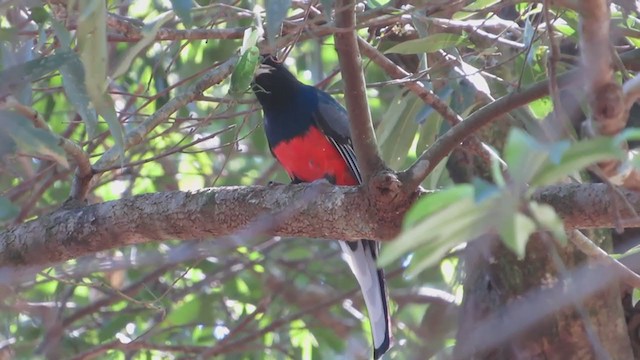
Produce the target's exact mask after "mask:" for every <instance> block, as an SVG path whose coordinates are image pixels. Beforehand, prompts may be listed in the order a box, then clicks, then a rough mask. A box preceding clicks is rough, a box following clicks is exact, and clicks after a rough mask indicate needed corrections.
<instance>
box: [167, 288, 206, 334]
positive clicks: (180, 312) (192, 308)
mask: <svg viewBox="0 0 640 360" xmlns="http://www.w3.org/2000/svg"><path fill="white" fill-rule="evenodd" d="M201 308H202V303H201V302H200V298H199V297H198V296H196V295H193V294H191V295H190V296H186V297H185V300H184V301H183V302H181V303H179V304H176V306H175V307H174V308H173V309H172V310H171V311H170V312H169V314H168V315H167V317H166V318H165V319H164V321H163V322H162V326H163V327H171V326H180V325H185V324H189V323H192V322H194V321H196V320H197V319H198V317H199V315H200V309H201Z"/></svg>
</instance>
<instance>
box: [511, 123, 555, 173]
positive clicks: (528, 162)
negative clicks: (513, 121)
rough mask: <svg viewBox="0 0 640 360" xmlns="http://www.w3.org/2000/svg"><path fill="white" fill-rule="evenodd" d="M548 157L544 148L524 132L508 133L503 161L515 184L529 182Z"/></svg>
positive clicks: (513, 130) (518, 130)
mask: <svg viewBox="0 0 640 360" xmlns="http://www.w3.org/2000/svg"><path fill="white" fill-rule="evenodd" d="M548 156H549V154H548V151H547V150H546V148H545V146H544V145H543V144H541V143H539V142H538V141H537V140H536V139H535V138H533V136H531V135H529V134H528V133H526V132H525V131H524V130H522V129H519V128H514V129H512V130H511V131H510V132H509V135H508V136H507V141H506V144H505V147H504V160H505V162H506V163H507V166H508V169H509V173H510V174H511V176H512V178H513V181H514V182H515V183H516V184H525V183H527V182H529V180H530V179H531V177H532V176H534V174H536V173H537V172H538V170H539V169H540V167H542V166H543V164H544V163H545V161H546V160H547V158H548Z"/></svg>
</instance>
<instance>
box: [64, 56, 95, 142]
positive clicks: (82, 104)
mask: <svg viewBox="0 0 640 360" xmlns="http://www.w3.org/2000/svg"><path fill="white" fill-rule="evenodd" d="M74 55H75V54H74ZM60 74H61V75H62V86H63V88H64V91H65V94H66V95H67V98H69V102H71V104H72V105H73V106H74V107H75V108H76V110H77V111H78V114H79V115H80V117H81V118H82V121H84V124H85V125H86V127H87V134H88V135H89V138H93V137H94V136H95V135H96V129H97V127H98V115H97V114H96V111H95V109H94V108H93V107H92V106H91V105H90V102H91V99H90V98H89V94H88V93H87V87H86V84H85V77H84V67H83V66H82V61H80V58H79V57H77V56H75V57H73V58H72V59H70V60H69V61H68V62H67V63H65V64H64V65H62V67H60Z"/></svg>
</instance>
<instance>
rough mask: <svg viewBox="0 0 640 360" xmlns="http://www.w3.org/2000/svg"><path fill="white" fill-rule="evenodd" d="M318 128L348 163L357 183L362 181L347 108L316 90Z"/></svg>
mask: <svg viewBox="0 0 640 360" xmlns="http://www.w3.org/2000/svg"><path fill="white" fill-rule="evenodd" d="M315 121H316V124H317V125H318V128H320V130H321V131H322V132H323V133H324V134H325V135H326V136H327V139H329V141H330V142H331V143H332V144H333V146H335V148H336V149H337V150H338V152H339V153H340V156H342V159H344V161H345V162H346V163H347V164H348V165H349V169H350V170H351V172H352V173H353V175H354V177H355V178H356V179H357V180H358V183H362V175H361V174H360V169H359V168H358V160H357V159H356V153H355V152H354V151H353V145H352V144H351V130H349V116H348V114H347V110H346V109H345V108H344V107H343V106H342V105H340V103H339V102H337V101H336V100H335V99H334V98H333V97H331V95H329V94H327V93H325V92H323V91H319V90H318V112H317V113H316V116H315Z"/></svg>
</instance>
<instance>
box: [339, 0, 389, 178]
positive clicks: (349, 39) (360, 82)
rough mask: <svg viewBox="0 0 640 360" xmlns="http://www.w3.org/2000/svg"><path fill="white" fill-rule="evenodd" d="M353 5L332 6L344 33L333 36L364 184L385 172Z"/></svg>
mask: <svg viewBox="0 0 640 360" xmlns="http://www.w3.org/2000/svg"><path fill="white" fill-rule="evenodd" d="M354 7H355V1H353V0H340V1H337V2H336V25H337V26H338V27H339V28H342V29H344V30H343V31H341V32H337V33H336V34H335V41H336V50H337V51H338V59H339V60H340V71H341V72H342V80H343V81H344V96H345V102H346V104H347V111H348V112H349V120H350V121H349V124H350V128H351V138H352V141H353V147H354V149H355V152H356V157H357V158H358V165H359V166H360V171H361V172H362V177H363V179H365V181H368V180H369V179H370V178H371V177H372V176H373V175H374V174H375V173H377V172H379V171H380V170H383V169H385V168H386V166H385V165H384V162H383V161H382V158H381V157H380V152H379V151H378V143H377V141H376V134H375V131H374V130H373V124H372V122H371V112H370V111H369V103H368V101H367V90H366V86H365V81H364V74H363V73H362V58H361V57H360V52H359V51H358V40H357V35H356V32H355V31H356V14H355V9H354Z"/></svg>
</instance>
